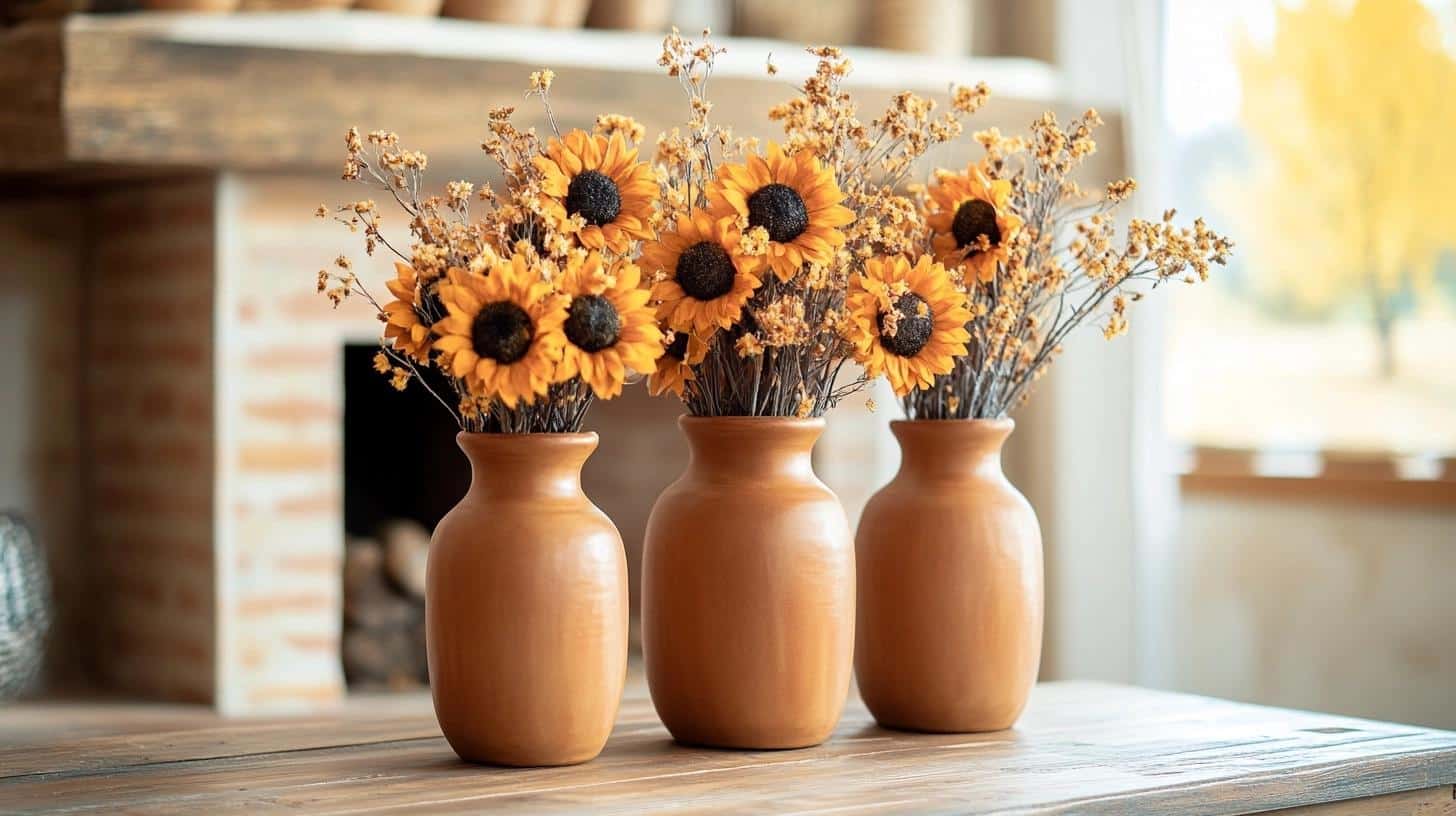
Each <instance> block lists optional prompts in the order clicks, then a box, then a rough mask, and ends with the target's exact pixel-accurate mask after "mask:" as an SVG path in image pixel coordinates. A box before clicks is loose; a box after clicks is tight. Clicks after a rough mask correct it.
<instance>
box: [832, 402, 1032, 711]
mask: <svg viewBox="0 0 1456 816" xmlns="http://www.w3.org/2000/svg"><path fill="white" fill-rule="evenodd" d="M890 427H891V430H893V431H894V434H895V438H896V439H898V440H899V442H900V450H901V454H902V458H901V464H900V471H899V473H897V474H896V475H895V478H894V480H892V481H891V482H890V483H889V484H888V485H886V486H885V487H884V488H882V489H881V490H880V491H879V492H878V493H876V494H875V495H874V497H873V498H871V499H870V501H869V504H867V505H866V506H865V510H864V514H863V515H862V516H861V517H860V522H859V531H858V533H857V535H856V538H855V553H856V555H857V557H858V567H859V596H858V605H859V620H858V627H857V632H858V640H857V641H856V644H855V671H856V677H857V679H858V681H859V690H860V695H861V696H862V697H863V698H864V702H865V705H866V706H868V707H869V710H870V712H871V713H873V714H874V715H875V719H876V720H878V721H879V723H880V725H883V726H886V727H888V728H900V729H907V730H913V731H936V732H968V731H996V730H1000V729H1002V728H1009V727H1011V725H1012V724H1013V723H1015V722H1016V718H1017V717H1018V716H1020V715H1021V710H1022V709H1023V708H1024V707H1025V706H1026V698H1027V696H1028V695H1029V694H1030V693H1031V687H1032V685H1033V684H1034V683H1035V682H1036V672H1037V667H1038V666H1039V664H1040V662H1041V631H1042V553H1041V530H1040V528H1039V527H1038V525H1037V520H1036V513H1035V512H1034V511H1033V510H1032V509H1031V505H1030V504H1029V503H1028V502H1027V501H1026V497H1024V496H1022V495H1021V493H1020V492H1018V491H1017V489H1016V488H1015V487H1013V486H1012V485H1011V483H1010V482H1008V481H1007V480H1006V477H1005V475H1003V474H1002V472H1001V446H1002V444H1003V443H1005V441H1006V438H1007V437H1008V436H1010V435H1011V430H1012V428H1013V427H1015V425H1014V423H1013V422H1012V421H1011V420H1009V419H998V420H924V421H914V422H912V421H900V422H892V423H891V424H890Z"/></svg>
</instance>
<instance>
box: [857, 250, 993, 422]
mask: <svg viewBox="0 0 1456 816" xmlns="http://www.w3.org/2000/svg"><path fill="white" fill-rule="evenodd" d="M845 306H846V308H847V310H848V313H849V329H848V337H847V339H848V340H849V341H850V343H852V344H853V345H854V359H855V360H856V361H858V362H859V364H860V365H862V366H864V368H865V372H866V373H868V374H869V375H870V376H871V377H878V376H880V375H881V374H883V375H884V376H885V378H886V379H888V380H889V381H890V385H891V387H893V388H894V389H895V393H896V394H898V395H900V396H905V395H906V394H908V393H910V392H911V391H913V390H915V389H917V388H929V387H930V386H931V385H932V384H933V382H934V380H935V377H936V376H937V375H940V374H949V373H950V371H951V368H952V367H953V366H954V365H955V358H957V357H961V356H964V355H965V353H966V341H967V340H969V339H970V333H969V332H968V331H966V323H968V322H970V319H971V313H970V310H969V309H967V308H966V296H965V294H964V293H962V292H961V291H960V290H958V289H956V287H955V286H954V285H953V284H952V283H951V280H950V275H949V274H947V273H946V271H945V267H944V266H942V265H940V264H939V263H936V262H934V261H932V260H931V258H930V256H929V255H922V256H921V257H920V260H919V261H917V262H916V263H915V265H914V266H911V265H910V262H909V261H908V260H906V259H905V258H904V257H903V256H898V255H897V256H894V257H890V258H870V259H868V260H867V261H865V264H864V271H863V272H861V273H860V274H858V275H856V276H855V277H854V278H853V279H852V280H851V281H850V287H849V296H848V298H847V299H846V301H845Z"/></svg>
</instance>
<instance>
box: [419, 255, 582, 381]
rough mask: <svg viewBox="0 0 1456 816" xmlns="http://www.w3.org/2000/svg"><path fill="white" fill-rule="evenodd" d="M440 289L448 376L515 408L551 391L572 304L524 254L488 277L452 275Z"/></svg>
mask: <svg viewBox="0 0 1456 816" xmlns="http://www.w3.org/2000/svg"><path fill="white" fill-rule="evenodd" d="M447 278H448V281H449V282H448V283H442V284H441V285H440V302H441V303H442V304H444V307H445V310H446V312H447V316H446V317H445V318H443V319H442V320H440V321H439V322H437V323H436V324H435V325H434V331H435V334H437V335H439V336H440V338H439V339H438V340H436V341H435V348H436V349H437V350H439V351H440V352H441V353H442V355H443V357H444V358H445V359H444V360H443V361H442V362H443V365H444V367H445V368H446V370H448V371H449V372H450V373H451V374H453V375H454V376H456V377H461V378H464V379H465V382H466V384H467V386H468V387H469V388H470V390H471V392H472V393H473V394H475V395H476V396H480V397H485V398H488V399H498V400H500V401H501V402H502V403H504V404H506V405H508V406H512V407H514V406H515V405H516V404H517V403H519V402H524V403H527V404H529V403H532V402H535V400H536V397H538V396H542V395H544V394H545V393H546V390H547V389H548V388H549V387H550V385H551V383H552V380H553V377H554V375H555V372H556V366H557V364H558V363H560V362H561V357H562V351H563V347H564V346H565V345H566V336H565V334H564V333H563V332H562V326H563V324H565V322H566V308H567V304H568V302H569V301H570V298H569V297H567V296H566V295H563V294H560V293H558V292H554V291H553V290H552V288H551V284H550V283H548V282H547V281H546V280H545V279H544V277H543V276H542V275H541V274H540V270H539V269H538V268H537V267H536V266H534V265H533V264H531V263H530V262H529V261H527V259H526V258H525V257H524V256H522V255H520V254H516V255H512V256H511V257H510V259H509V260H501V261H499V262H498V263H496V264H494V265H493V266H491V268H490V271H489V273H488V274H485V275H480V274H477V273H474V272H470V271H467V270H463V269H451V270H450V271H449V273H448V275H447Z"/></svg>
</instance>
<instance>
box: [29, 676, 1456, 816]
mask: <svg viewBox="0 0 1456 816" xmlns="http://www.w3.org/2000/svg"><path fill="white" fill-rule="evenodd" d="M1453 783H1456V733H1452V732H1448V731H1433V730H1430V729H1425V728H1417V727H1412V726H1403V725H1392V724H1389V723H1378V722H1370V721H1366V720H1355V719H1350V718H1346V717H1336V716H1330V715H1324V714H1311V713H1305V712H1299V711H1287V710H1283V709H1275V708H1265V707H1260V706H1252V705H1243V704H1239V703H1230V702H1225V701H1221V700H1212V699H1208V698H1203V697H1194V696H1189V695H1183V694H1172V693H1167V692H1157V691H1148V690H1145V689H1135V688H1127V687H1122V686H1109V685H1096V684H1086V683H1048V684H1043V685H1041V686H1039V687H1038V688H1037V690H1036V693H1035V694H1034V695H1033V697H1032V701H1031V705H1030V708H1029V709H1028V711H1027V712H1026V715H1025V716H1024V717H1023V718H1022V721H1021V723H1020V724H1019V725H1018V726H1017V728H1016V729H1014V730H1012V731H1005V732H999V733H993V734H973V735H917V734H905V733H898V732H893V731H886V730H882V729H880V728H877V727H876V726H875V725H874V723H873V721H872V720H871V719H870V717H869V714H868V713H867V712H866V711H865V709H864V707H863V706H862V705H861V704H860V703H859V701H858V700H857V699H854V700H852V701H851V703H850V705H849V707H848V709H847V710H846V712H845V716H844V719H843V721H842V722H841V723H840V726H839V729H838V730H837V731H836V732H835V734H834V738H833V739H831V740H830V741H829V742H828V743H827V744H826V745H823V746H820V747H818V748H813V749H808V750H802V751H765V752H733V751H709V750H699V749H691V748H684V747H681V746H678V745H675V744H673V743H672V742H671V741H670V740H669V739H668V736H667V732H666V731H664V730H663V728H662V726H661V724H660V723H658V721H657V718H656V716H655V715H654V714H653V711H652V705H651V702H650V701H649V700H648V698H647V695H646V691H645V688H644V686H643V683H642V681H641V678H640V676H638V675H637V674H636V673H635V672H634V675H633V677H632V679H631V682H630V683H629V689H628V692H627V695H626V699H625V701H624V703H623V706H622V713H621V717H620V719H619V722H618V723H617V729H616V732H615V733H614V734H613V735H612V740H611V742H610V743H608V745H607V748H606V751H605V752H603V754H602V755H601V757H599V758H598V759H597V760H596V761H594V762H590V763H587V764H585V765H578V766H575V767H569V768H542V769H527V770H508V769H500V768H486V767H478V766H471V765H466V764H463V763H461V762H459V761H458V760H457V759H456V758H455V755H454V754H452V753H451V752H450V748H449V746H447V745H446V744H445V741H444V739H443V738H442V737H441V736H440V732H439V729H438V728H437V727H436V725H435V721H434V717H433V715H432V713H431V710H430V703H429V699H428V698H427V697H425V696H422V695H413V694H411V695H399V696H394V697H370V698H358V697H356V698H353V699H351V700H350V702H349V703H348V704H347V705H346V706H345V707H344V708H343V709H341V710H340V711H338V712H336V713H334V714H332V715H329V716H311V717H307V718H296V719H275V720H266V721H264V720H222V719H219V718H217V717H216V716H214V715H212V714H209V713H205V712H204V711H203V710H202V709H197V708H186V707H181V706H156V705H153V706H145V705H135V704H85V705H81V704H75V703H71V704H59V703H55V704H38V703H31V704H24V705H18V706H11V707H9V708H3V709H0V813H7V814H8V813H29V812H40V811H46V812H64V813H70V812H77V811H102V812H108V813H109V812H138V813H141V812H145V813H206V814H217V813H226V812H237V813H248V814H253V813H261V812H268V811H289V810H295V811H300V812H307V813H320V814H322V813H374V812H404V811H419V812H431V813H441V812H446V813H456V812H480V811H488V810H510V811H513V812H514V811H523V812H533V813H534V812H559V811H577V812H581V811H587V812H594V813H642V812H650V811H670V810H675V811H682V810H691V811H702V810H723V811H729V812H735V813H742V812H750V811H771V812H776V813H836V814H837V813H861V812H875V813H881V812H892V811H906V812H945V813H1017V814H1026V813H1077V814H1084V813H1116V814H1141V813H1149V814H1151V813H1157V814H1164V813H1201V814H1217V813H1250V812H1261V811H1269V810H1277V809H1280V808H1294V809H1295V810H1291V811H1288V812H1291V813H1300V814H1362V815H1363V814H1420V815H1421V816H1434V814H1452V813H1456V787H1453Z"/></svg>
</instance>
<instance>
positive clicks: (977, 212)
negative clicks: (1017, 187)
mask: <svg viewBox="0 0 1456 816" xmlns="http://www.w3.org/2000/svg"><path fill="white" fill-rule="evenodd" d="M927 192H928V194H929V200H928V202H927V204H928V207H927V212H926V214H925V223H926V224H927V225H929V227H930V232H931V239H930V243H931V245H932V246H933V247H935V258H936V260H938V261H940V262H941V263H943V264H945V266H946V267H947V268H949V269H955V268H958V267H959V268H960V269H961V270H962V272H963V274H964V275H965V278H966V281H967V282H970V281H972V280H976V281H980V282H982V283H987V282H989V281H991V280H993V279H994V278H995V277H996V265H997V264H998V263H1004V262H1005V261H1006V257H1007V251H1008V249H1009V248H1010V246H1011V243H1012V241H1014V240H1015V239H1016V234H1017V233H1018V232H1020V230H1021V219H1020V218H1019V217H1017V216H1016V215H1015V214H1013V213H1012V212H1011V182H1010V181H1008V180H1006V179H992V178H991V177H989V176H988V175H986V173H985V171H984V170H982V169H981V168H980V167H978V166H976V165H974V164H972V165H970V166H969V167H967V168H966V172H964V173H949V172H945V171H941V172H938V173H936V180H935V183H934V184H932V185H930V189H929V190H928V191H927Z"/></svg>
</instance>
